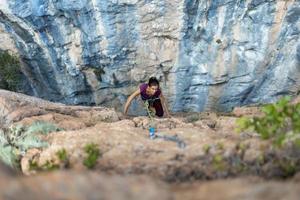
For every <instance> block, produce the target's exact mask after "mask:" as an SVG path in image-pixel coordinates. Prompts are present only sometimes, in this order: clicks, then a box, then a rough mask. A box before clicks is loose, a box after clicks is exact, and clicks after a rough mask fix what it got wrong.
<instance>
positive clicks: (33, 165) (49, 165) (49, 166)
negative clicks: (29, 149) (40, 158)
mask: <svg viewBox="0 0 300 200" xmlns="http://www.w3.org/2000/svg"><path fill="white" fill-rule="evenodd" d="M57 169H59V165H58V164H56V163H55V162H54V161H53V160H50V161H49V160H47V161H46V162H45V163H44V164H43V165H41V166H40V165H39V164H38V163H37V162H36V161H32V160H30V161H29V170H31V171H33V170H34V171H53V170H57Z"/></svg>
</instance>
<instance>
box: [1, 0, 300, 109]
mask: <svg viewBox="0 0 300 200" xmlns="http://www.w3.org/2000/svg"><path fill="white" fill-rule="evenodd" d="M299 16H300V3H299V1H297V0H279V1H269V0H237V1H232V0H223V1H204V0H144V1H141V0H76V1H75V0H60V1H57V0H36V1H30V0H0V41H2V40H3V38H4V37H5V38H9V39H5V41H6V43H7V44H6V45H3V44H2V43H1V46H0V48H1V49H3V48H4V49H5V48H6V49H7V48H8V47H9V48H11V49H17V50H18V53H19V55H20V57H21V58H22V61H23V63H24V66H23V68H24V69H23V70H24V73H25V75H26V77H27V82H28V86H29V87H27V88H26V91H25V92H26V93H27V94H31V95H34V96H39V97H42V98H44V99H48V100H53V101H58V102H62V103H68V104H87V105H94V104H97V105H99V104H101V105H106V106H113V107H118V108H120V105H122V104H124V102H125V100H126V98H127V96H128V95H129V94H130V93H131V92H133V91H134V90H135V89H136V88H137V86H138V84H139V83H141V82H143V81H146V80H147V79H148V78H149V76H156V77H158V78H159V79H160V80H161V87H162V88H163V91H164V93H165V95H166V96H167V99H168V103H169V106H170V108H171V109H172V110H173V111H186V110H192V111H203V110H221V111H228V110H230V109H231V108H232V107H234V106H239V105H244V104H250V103H260V102H270V101H274V100H275V99H277V97H278V96H280V95H284V94H295V93H298V92H299V89H300V80H299V75H300V39H299V38H300V36H299V35H300V34H299V32H300V29H299V27H300V19H299V18H300V17H299ZM12 43H13V44H12ZM133 110H135V111H137V110H140V107H139V105H138V102H134V105H133V106H132V108H131V111H133Z"/></svg>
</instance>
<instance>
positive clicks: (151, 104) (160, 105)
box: [124, 77, 171, 117]
mask: <svg viewBox="0 0 300 200" xmlns="http://www.w3.org/2000/svg"><path fill="white" fill-rule="evenodd" d="M138 95H141V98H142V100H143V101H144V103H145V105H146V106H147V107H146V109H148V110H150V111H151V112H153V113H154V114H155V115H156V116H158V117H163V116H164V111H165V116H166V117H171V116H170V114H169V111H168V108H167V106H166V100H165V97H164V96H163V94H162V91H161V90H160V88H159V82H158V80H157V79H156V78H155V77H151V78H150V79H149V81H148V83H143V84H141V85H140V86H139V89H138V90H136V91H135V92H134V93H132V94H131V95H130V96H129V97H128V99H127V101H126V104H125V107H124V115H127V111H128V108H129V106H130V104H131V101H132V100H133V99H134V98H135V97H136V96H138Z"/></svg>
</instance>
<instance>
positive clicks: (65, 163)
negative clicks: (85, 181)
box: [56, 149, 70, 168]
mask: <svg viewBox="0 0 300 200" xmlns="http://www.w3.org/2000/svg"><path fill="white" fill-rule="evenodd" d="M56 156H57V157H58V159H59V161H60V164H62V167H63V168H69V167H70V160H69V156H68V153H67V151H66V149H61V150H59V151H57V152H56Z"/></svg>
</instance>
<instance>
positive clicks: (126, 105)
mask: <svg viewBox="0 0 300 200" xmlns="http://www.w3.org/2000/svg"><path fill="white" fill-rule="evenodd" d="M140 93H141V92H140V89H138V90H136V91H135V92H134V93H132V94H131V95H130V96H129V97H128V99H127V101H126V103H125V106H124V115H127V112H128V108H129V106H130V104H131V101H132V100H133V99H134V98H135V97H136V96H138V95H139V94H140Z"/></svg>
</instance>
